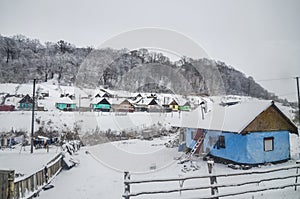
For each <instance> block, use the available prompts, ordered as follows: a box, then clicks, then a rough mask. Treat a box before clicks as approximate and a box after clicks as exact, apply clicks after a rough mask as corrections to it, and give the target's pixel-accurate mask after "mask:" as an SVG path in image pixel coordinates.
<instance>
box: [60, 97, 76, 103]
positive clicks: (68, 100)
mask: <svg viewBox="0 0 300 199" xmlns="http://www.w3.org/2000/svg"><path fill="white" fill-rule="evenodd" d="M56 103H60V104H75V102H73V100H71V99H70V98H69V97H61V98H59V99H58V100H57V101H56Z"/></svg>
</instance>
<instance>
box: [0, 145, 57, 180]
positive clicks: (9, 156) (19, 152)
mask: <svg viewBox="0 0 300 199" xmlns="http://www.w3.org/2000/svg"><path fill="white" fill-rule="evenodd" d="M60 152H61V148H60V147H56V146H50V149H49V152H47V150H46V149H35V148H34V150H33V153H32V154H31V153H30V146H25V147H21V145H17V146H15V147H14V148H13V149H9V148H8V149H2V150H0V169H3V170H15V173H18V174H22V175H24V176H29V175H31V174H33V173H35V172H37V171H38V170H40V169H42V168H44V167H45V165H46V164H47V163H48V162H49V161H50V160H52V159H53V158H54V157H55V156H56V155H57V154H58V153H60Z"/></svg>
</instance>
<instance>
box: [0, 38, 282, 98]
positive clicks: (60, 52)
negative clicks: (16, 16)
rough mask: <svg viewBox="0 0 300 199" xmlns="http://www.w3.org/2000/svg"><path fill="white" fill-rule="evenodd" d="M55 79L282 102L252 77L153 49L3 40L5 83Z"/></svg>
mask: <svg viewBox="0 0 300 199" xmlns="http://www.w3.org/2000/svg"><path fill="white" fill-rule="evenodd" d="M54 77H56V78H57V79H58V81H59V82H60V84H62V85H75V84H76V85H78V86H83V87H96V86H99V85H106V86H108V87H110V88H112V89H121V90H122V89H124V90H128V91H148V92H154V91H155V92H171V93H178V94H198V95H223V94H234V95H246V96H252V97H257V98H264V99H273V100H279V99H278V98H277V97H276V96H275V95H274V94H272V93H269V92H268V91H267V90H265V89H264V88H262V87H261V86H260V85H259V84H257V83H256V82H255V81H254V80H253V78H252V77H247V76H246V75H245V74H243V73H241V72H239V71H237V70H235V69H234V68H233V67H231V66H228V65H226V64H225V63H224V62H220V61H215V60H210V59H198V60H193V59H191V58H188V57H185V56H183V57H182V58H181V59H180V60H178V61H176V62H172V61H170V59H169V58H168V57H166V56H165V55H163V54H162V53H159V52H153V51H151V52H150V51H148V50H147V49H139V50H133V51H129V50H127V49H123V50H114V49H93V48H92V47H84V48H78V47H76V46H75V45H73V44H71V43H68V42H66V41H63V40H60V41H58V42H56V43H54V42H46V43H44V44H42V43H41V42H40V41H39V40H37V39H30V38H27V37H26V36H23V35H16V36H12V37H4V36H0V82H1V83H27V82H29V81H30V80H32V79H34V78H36V79H38V80H40V81H48V80H49V79H52V78H54ZM280 101H283V100H280Z"/></svg>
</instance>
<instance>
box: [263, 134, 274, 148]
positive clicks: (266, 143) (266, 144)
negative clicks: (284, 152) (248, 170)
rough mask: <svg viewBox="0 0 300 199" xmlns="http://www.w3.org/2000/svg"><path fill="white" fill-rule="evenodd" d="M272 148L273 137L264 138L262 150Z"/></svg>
mask: <svg viewBox="0 0 300 199" xmlns="http://www.w3.org/2000/svg"><path fill="white" fill-rule="evenodd" d="M273 150H274V137H268V138H264V151H273Z"/></svg>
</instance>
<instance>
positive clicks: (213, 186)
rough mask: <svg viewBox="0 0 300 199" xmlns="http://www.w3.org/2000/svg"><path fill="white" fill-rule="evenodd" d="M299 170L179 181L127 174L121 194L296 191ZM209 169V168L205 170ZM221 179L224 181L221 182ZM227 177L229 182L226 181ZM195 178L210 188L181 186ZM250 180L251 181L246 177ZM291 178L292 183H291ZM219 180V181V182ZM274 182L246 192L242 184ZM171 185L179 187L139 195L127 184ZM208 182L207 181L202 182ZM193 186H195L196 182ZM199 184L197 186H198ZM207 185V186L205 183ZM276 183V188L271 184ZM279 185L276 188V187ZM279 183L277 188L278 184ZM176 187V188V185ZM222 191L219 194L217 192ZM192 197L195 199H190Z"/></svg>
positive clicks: (213, 197) (127, 196)
mask: <svg viewBox="0 0 300 199" xmlns="http://www.w3.org/2000/svg"><path fill="white" fill-rule="evenodd" d="M299 168H300V162H297V164H296V165H291V166H285V167H281V168H273V169H268V170H261V171H260V170H256V171H247V172H239V173H230V174H218V175H217V174H209V175H203V176H190V177H182V178H168V179H167V178H165V179H162V178H161V179H149V180H147V179H146V180H131V179H130V178H131V176H130V173H129V172H124V194H123V195H122V197H123V198H125V199H130V198H132V197H136V196H141V195H152V196H153V195H155V194H167V193H174V192H179V193H182V192H186V191H197V190H211V194H210V195H207V196H202V194H201V196H199V194H193V195H198V196H199V197H196V198H197V199H217V198H221V197H226V196H236V195H241V194H246V193H255V192H262V191H267V190H276V189H283V188H287V187H294V189H295V191H296V190H297V186H300V183H298V178H299V177H300V174H299ZM292 169H294V170H295V174H290V173H288V174H287V173H286V172H284V173H281V172H282V171H287V170H292ZM209 170H210V168H209ZM265 174H272V176H276V177H268V178H266V177H265V176H264V175H265ZM247 175H248V176H249V175H250V176H255V179H254V180H248V179H249V178H248V177H247ZM234 177H240V178H239V179H242V180H241V181H239V182H236V183H234V182H235V179H233V178H234ZM222 178H223V181H224V182H223V183H217V179H218V180H221V179H222ZM224 178H226V179H225V180H224ZM229 178H230V179H229ZM195 179H209V180H210V185H203V183H201V184H202V186H186V187H184V186H183V185H184V182H186V181H189V180H195ZM250 179H251V178H250ZM286 179H290V180H289V181H290V182H289V183H279V181H280V180H286ZM293 179H295V180H293ZM221 181H222V180H221ZM271 181H276V183H272V184H271V185H270V186H267V187H262V188H258V187H257V186H255V187H252V189H251V188H250V189H249V187H247V188H246V189H244V188H243V186H246V185H251V184H252V185H253V184H254V185H255V184H257V185H258V184H259V183H262V182H271ZM171 182H173V183H174V182H178V184H179V187H178V188H171V189H164V190H163V189H161V190H149V191H139V192H132V190H131V189H132V187H131V185H134V184H136V185H138V184H152V183H160V184H159V185H158V186H156V187H166V185H167V183H171ZM206 182H208V181H206ZM196 184H197V183H196ZM198 184H199V183H198ZM207 184H208V183H207ZM274 184H276V185H274ZM278 184H279V185H278ZM280 184H281V185H280ZM177 186H178V185H177ZM228 188H229V189H230V188H231V190H232V188H233V191H231V192H228V191H226V190H225V189H228ZM221 190H222V192H223V193H220V192H221ZM193 197H195V196H193Z"/></svg>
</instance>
